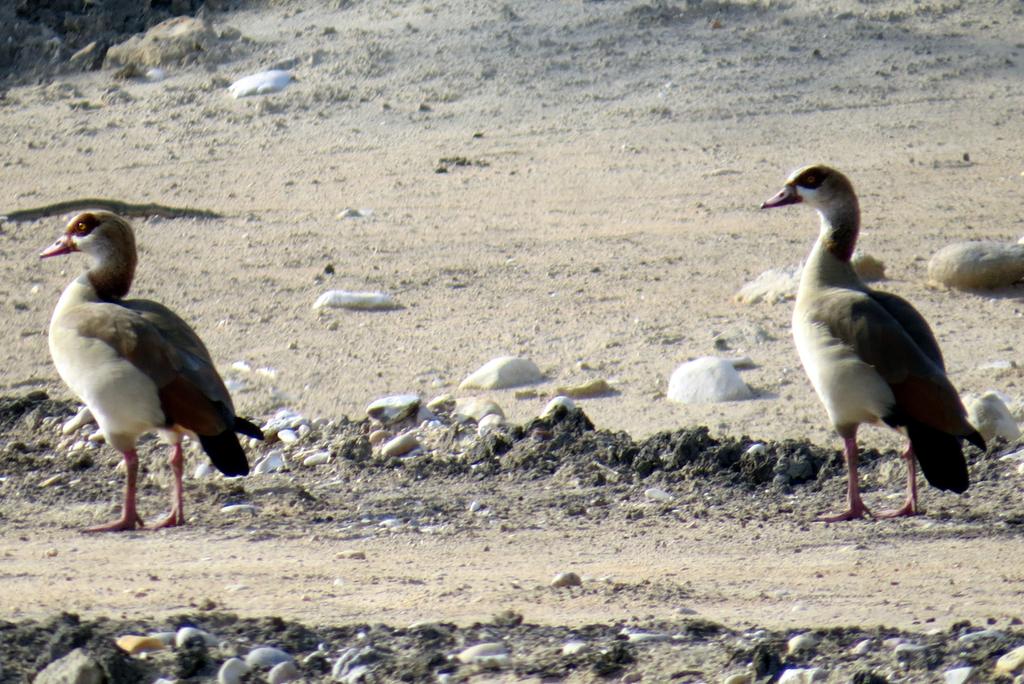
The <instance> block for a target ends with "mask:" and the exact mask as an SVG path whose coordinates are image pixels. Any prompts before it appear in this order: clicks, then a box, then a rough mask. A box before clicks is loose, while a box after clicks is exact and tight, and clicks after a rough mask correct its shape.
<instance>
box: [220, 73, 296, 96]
mask: <svg viewBox="0 0 1024 684" xmlns="http://www.w3.org/2000/svg"><path fill="white" fill-rule="evenodd" d="M291 81H292V75H291V74H290V73H288V72H287V71H280V70H278V69H272V70H270V71H261V72H259V73H258V74H252V75H251V76H245V77H244V78H240V79H238V80H237V81H235V82H234V83H232V84H231V85H230V86H228V92H229V93H231V96H232V97H234V98H239V97H248V96H250V95H266V94H268V93H276V92H280V91H281V90H284V89H285V87H286V86H287V85H288V84H289V83H291Z"/></svg>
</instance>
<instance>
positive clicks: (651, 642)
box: [34, 573, 1024, 684]
mask: <svg viewBox="0 0 1024 684" xmlns="http://www.w3.org/2000/svg"><path fill="white" fill-rule="evenodd" d="M586 583H587V580H581V579H580V578H579V577H578V576H577V575H575V574H574V573H561V574H559V575H558V576H556V578H555V580H554V581H552V583H551V584H552V587H551V589H550V591H562V592H570V593H572V592H577V593H579V592H583V591H585V585H586ZM72 617H73V616H72ZM271 620H272V621H273V620H276V618H272V619H271ZM250 622H251V621H238V622H236V623H235V625H234V626H233V627H232V628H231V630H230V631H231V636H228V637H224V636H221V635H218V634H217V633H216V631H217V630H216V629H214V630H210V631H208V630H206V629H202V628H200V627H196V626H191V625H190V626H183V627H180V628H178V629H177V630H174V631H154V632H149V633H145V634H136V633H122V634H119V635H117V636H113V635H110V636H107V635H106V634H109V632H107V633H105V634H104V635H98V636H96V637H95V638H93V639H91V640H90V641H89V642H88V643H87V644H86V645H84V646H82V647H79V648H75V649H74V650H71V651H70V652H67V651H64V652H63V655H61V656H60V657H55V659H54V660H53V661H52V662H50V663H48V664H47V665H46V666H45V668H44V669H42V671H41V672H40V673H39V674H38V676H37V677H36V678H35V680H34V681H35V682H37V683H38V684H53V683H56V682H70V681H73V682H80V683H82V684H92V683H93V682H95V683H96V684H100V683H101V682H103V681H107V680H108V675H109V669H110V667H111V659H110V658H109V657H103V656H101V655H99V654H100V651H101V650H102V649H103V648H109V646H111V644H106V640H111V641H113V642H114V643H113V644H112V645H116V648H117V653H119V654H120V655H119V656H117V657H119V658H123V659H127V661H128V663H129V670H127V671H134V672H135V673H136V674H138V675H140V676H141V673H143V672H146V673H147V674H148V678H147V679H146V681H152V682H154V683H155V684H176V683H178V682H182V681H186V680H187V681H201V682H212V681H216V682H217V683H218V684H241V682H252V681H261V682H269V684H284V683H286V682H292V681H316V682H343V683H349V684H355V683H358V682H371V681H391V680H396V681H397V680H399V679H401V680H402V681H412V680H410V679H409V676H410V675H411V671H410V670H405V671H402V670H401V668H402V667H403V663H404V664H405V667H412V668H414V671H415V673H416V675H415V680H416V681H437V682H442V683H447V682H457V681H466V677H472V676H473V675H483V676H485V677H488V678H495V677H500V676H501V674H502V673H508V674H509V675H510V676H514V675H523V674H526V673H533V674H539V673H546V674H547V675H549V676H552V677H555V678H558V679H562V678H564V677H566V676H568V675H569V674H570V673H573V672H576V673H577V674H585V673H590V674H591V675H594V676H597V677H604V678H608V677H615V678H616V679H615V681H646V678H645V677H644V675H643V674H642V672H643V671H644V670H645V669H646V668H645V661H647V660H648V658H650V659H651V660H650V662H661V663H665V662H666V661H665V660H664V656H662V657H658V656H657V655H656V654H658V653H662V654H663V653H666V652H667V651H666V649H667V650H668V651H670V652H672V653H677V654H686V653H689V656H688V657H687V658H686V660H689V661H691V662H692V661H693V659H694V658H698V659H700V658H704V659H706V660H708V661H709V663H708V666H706V667H704V668H702V669H701V670H699V671H688V672H687V673H688V674H689V675H690V676H692V677H697V678H698V679H700V681H717V682H721V683H722V684H754V682H763V681H776V682H782V683H785V684H813V683H814V682H827V681H850V676H851V675H852V676H853V680H852V681H856V682H871V683H874V684H884V683H885V682H890V681H939V682H945V683H946V684H968V683H969V682H976V681H991V680H996V681H1003V682H1007V683H1008V684H1011V683H1012V684H1024V643H1022V642H1024V633H1022V632H1021V631H1020V630H1019V629H1010V630H1007V631H1004V630H1001V629H996V628H994V627H988V628H977V627H973V626H971V625H970V624H968V623H963V624H961V625H956V626H954V627H953V628H952V629H950V630H934V631H931V632H926V633H915V634H906V633H900V632H897V631H894V630H886V629H884V628H877V629H874V630H863V629H857V628H848V629H825V630H812V631H806V632H790V633H785V632H771V631H768V630H762V629H750V630H746V631H742V632H736V631H732V630H729V629H727V628H725V627H722V626H721V625H718V624H715V623H713V622H708V621H706V620H702V619H700V618H699V617H693V618H687V619H686V620H684V621H679V622H672V623H652V624H649V625H639V624H625V625H624V624H621V623H620V624H609V625H590V626H588V627H586V628H581V629H572V628H567V627H540V626H536V625H528V624H524V623H523V617H522V616H521V615H519V614H516V613H514V612H511V611H505V612H503V613H500V614H498V615H496V616H495V617H494V620H493V622H492V623H489V624H476V625H472V626H469V627H465V628H458V627H455V626H454V625H448V624H444V623H436V622H429V621H428V622H419V623H414V624H412V625H409V626H408V627H406V628H404V629H401V628H389V627H386V626H383V625H378V626H374V627H353V628H339V629H331V628H328V629H326V630H322V631H319V632H317V631H311V630H308V629H306V628H304V627H301V626H300V625H291V626H289V625H288V624H286V623H284V622H283V621H278V624H277V627H276V628H275V631H277V632H278V633H281V634H283V633H291V634H293V635H295V637H294V638H293V639H289V638H287V637H285V638H284V639H283V640H282V641H280V642H275V641H272V642H271V643H265V642H263V641H262V639H264V638H265V635H266V632H265V631H264V629H259V628H257V627H256V625H255V624H250ZM250 627H251V628H252V630H253V631H252V632H251V633H249V631H248V629H249V628H250ZM275 643H276V644H277V645H274V644H275ZM289 643H290V644H291V646H290V647H289V646H287V645H286V644H289ZM105 644H106V645H105ZM300 644H306V645H300ZM712 663H714V664H712ZM647 667H649V665H648V666H647ZM105 670H106V671H105ZM121 671H122V672H124V671H126V670H125V669H124V668H122V670H121ZM183 672H187V674H183ZM648 674H653V673H648ZM673 674H679V673H673V672H671V671H665V672H661V673H660V675H662V676H664V677H665V678H666V680H668V679H672V680H674V679H676V678H677V677H674V676H672V675H673ZM182 677H184V678H182ZM657 678H658V677H657V676H655V679H657ZM503 681H504V680H503ZM609 681H610V680H609Z"/></svg>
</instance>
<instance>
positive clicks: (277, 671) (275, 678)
mask: <svg viewBox="0 0 1024 684" xmlns="http://www.w3.org/2000/svg"><path fill="white" fill-rule="evenodd" d="M299 677H300V673H299V668H298V667H296V665H295V662H294V661H292V660H286V661H284V662H283V663H278V664H277V665H275V666H274V667H272V668H270V672H269V673H268V674H267V683H268V684H285V683H286V682H291V681H294V680H296V679H298V678H299Z"/></svg>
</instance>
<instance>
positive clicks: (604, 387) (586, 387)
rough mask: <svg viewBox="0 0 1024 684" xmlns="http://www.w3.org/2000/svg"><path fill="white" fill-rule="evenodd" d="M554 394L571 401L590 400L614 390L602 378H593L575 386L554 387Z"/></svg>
mask: <svg viewBox="0 0 1024 684" xmlns="http://www.w3.org/2000/svg"><path fill="white" fill-rule="evenodd" d="M555 392H556V393H557V394H561V395H564V396H567V397H571V398H573V399H592V398H594V397H603V396H605V395H606V394H612V393H613V392H615V389H614V388H613V387H612V386H611V385H609V384H608V381H607V380H605V379H604V378H594V379H593V380H587V381H586V382H581V383H579V384H576V385H564V386H561V387H556V388H555Z"/></svg>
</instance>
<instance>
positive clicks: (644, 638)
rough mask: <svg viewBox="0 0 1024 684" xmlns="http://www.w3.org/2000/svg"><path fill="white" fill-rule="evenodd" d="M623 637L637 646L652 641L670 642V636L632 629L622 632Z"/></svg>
mask: <svg viewBox="0 0 1024 684" xmlns="http://www.w3.org/2000/svg"><path fill="white" fill-rule="evenodd" d="M622 635H623V636H624V637H626V639H627V640H628V641H631V642H633V643H635V644H640V643H644V642H650V641H668V639H669V636H668V634H664V633H662V632H645V631H644V630H642V629H630V628H628V627H627V628H625V629H623V630H622Z"/></svg>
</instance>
